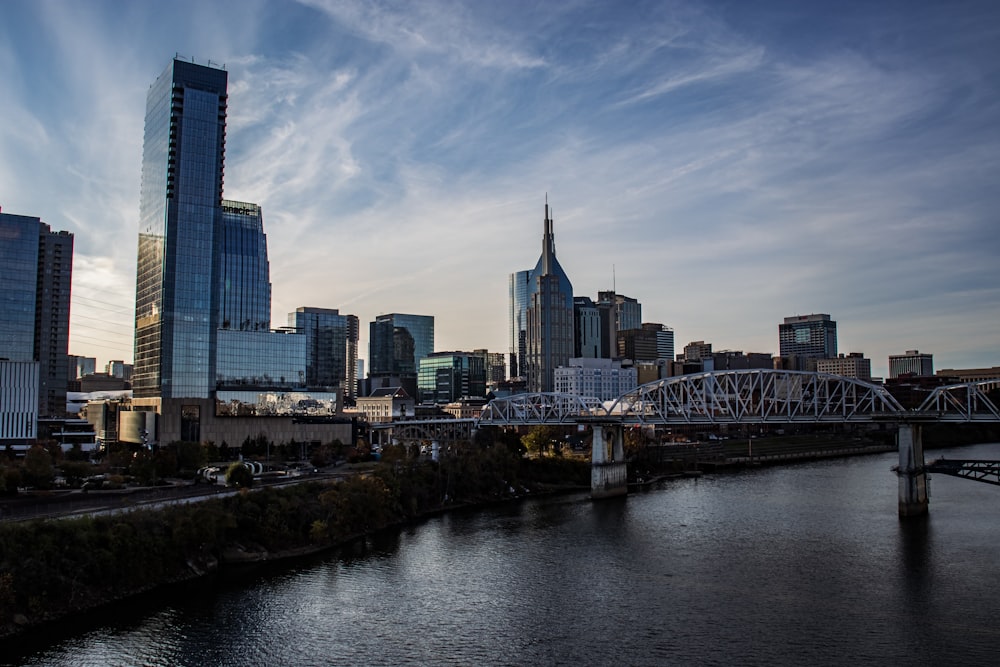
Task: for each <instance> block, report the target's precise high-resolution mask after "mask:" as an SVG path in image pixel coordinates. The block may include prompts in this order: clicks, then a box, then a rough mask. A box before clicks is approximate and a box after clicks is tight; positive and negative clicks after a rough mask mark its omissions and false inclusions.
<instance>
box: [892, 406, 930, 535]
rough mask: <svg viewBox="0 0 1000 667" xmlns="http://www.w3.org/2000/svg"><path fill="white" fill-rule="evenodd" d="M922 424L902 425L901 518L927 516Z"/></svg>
mask: <svg viewBox="0 0 1000 667" xmlns="http://www.w3.org/2000/svg"><path fill="white" fill-rule="evenodd" d="M921 430H922V428H921V426H920V424H900V425H899V431H898V432H897V435H896V438H897V444H898V445H899V467H898V468H897V469H896V475H897V476H898V477H899V516H900V517H906V516H921V515H924V514H927V473H926V472H925V471H924V443H923V440H922V439H921Z"/></svg>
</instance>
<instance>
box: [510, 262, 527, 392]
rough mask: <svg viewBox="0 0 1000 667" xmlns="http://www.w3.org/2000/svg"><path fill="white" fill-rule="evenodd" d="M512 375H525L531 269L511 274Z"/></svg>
mask: <svg viewBox="0 0 1000 667" xmlns="http://www.w3.org/2000/svg"><path fill="white" fill-rule="evenodd" d="M509 287H510V310H509V312H508V315H509V319H510V351H509V357H508V359H509V369H510V377H523V376H524V364H525V358H526V357H527V355H528V304H529V299H528V296H529V294H530V293H531V271H527V270H526V271H516V272H514V273H512V274H510V279H509Z"/></svg>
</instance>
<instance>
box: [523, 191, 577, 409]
mask: <svg viewBox="0 0 1000 667" xmlns="http://www.w3.org/2000/svg"><path fill="white" fill-rule="evenodd" d="M527 324H528V327H527V354H526V357H525V361H526V363H525V364H524V368H522V369H520V370H521V372H522V374H523V375H525V376H526V377H527V386H528V391H532V392H549V391H553V388H554V386H555V385H554V371H555V369H556V367H558V366H565V365H566V364H567V363H569V360H570V358H571V357H572V356H573V285H572V284H571V283H570V281H569V277H568V276H567V275H566V272H565V271H563V268H562V266H560V265H559V260H557V259H556V249H555V234H554V233H553V231H552V219H551V218H550V217H549V204H548V201H547V200H546V203H545V232H544V234H543V236H542V254H541V256H540V257H539V258H538V263H537V264H536V265H535V269H534V270H533V271H532V272H531V281H530V293H529V302H528V311H527Z"/></svg>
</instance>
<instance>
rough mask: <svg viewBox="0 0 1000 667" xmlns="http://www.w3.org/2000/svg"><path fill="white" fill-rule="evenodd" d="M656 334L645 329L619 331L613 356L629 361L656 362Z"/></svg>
mask: <svg viewBox="0 0 1000 667" xmlns="http://www.w3.org/2000/svg"><path fill="white" fill-rule="evenodd" d="M656 333H657V332H656V331H655V330H651V329H645V328H641V329H625V330H623V331H619V332H618V337H617V338H618V340H617V341H616V342H617V345H616V350H617V351H616V355H615V356H616V357H617V358H618V359H630V360H631V361H656V360H657V359H658V358H659V357H658V355H659V350H658V347H657V342H658V341H657V337H656Z"/></svg>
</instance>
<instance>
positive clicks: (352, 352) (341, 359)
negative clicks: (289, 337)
mask: <svg viewBox="0 0 1000 667" xmlns="http://www.w3.org/2000/svg"><path fill="white" fill-rule="evenodd" d="M288 326H290V327H293V328H294V329H296V330H297V331H300V332H302V333H303V334H305V336H306V384H307V385H308V386H309V387H340V388H341V389H342V391H343V393H344V395H345V396H349V397H351V398H354V397H355V395H356V394H357V364H358V333H359V328H358V318H357V316H356V315H346V314H344V315H341V314H340V311H339V310H337V309H336V308H312V307H307V306H303V307H301V308H296V309H295V312H294V313H289V314H288Z"/></svg>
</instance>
